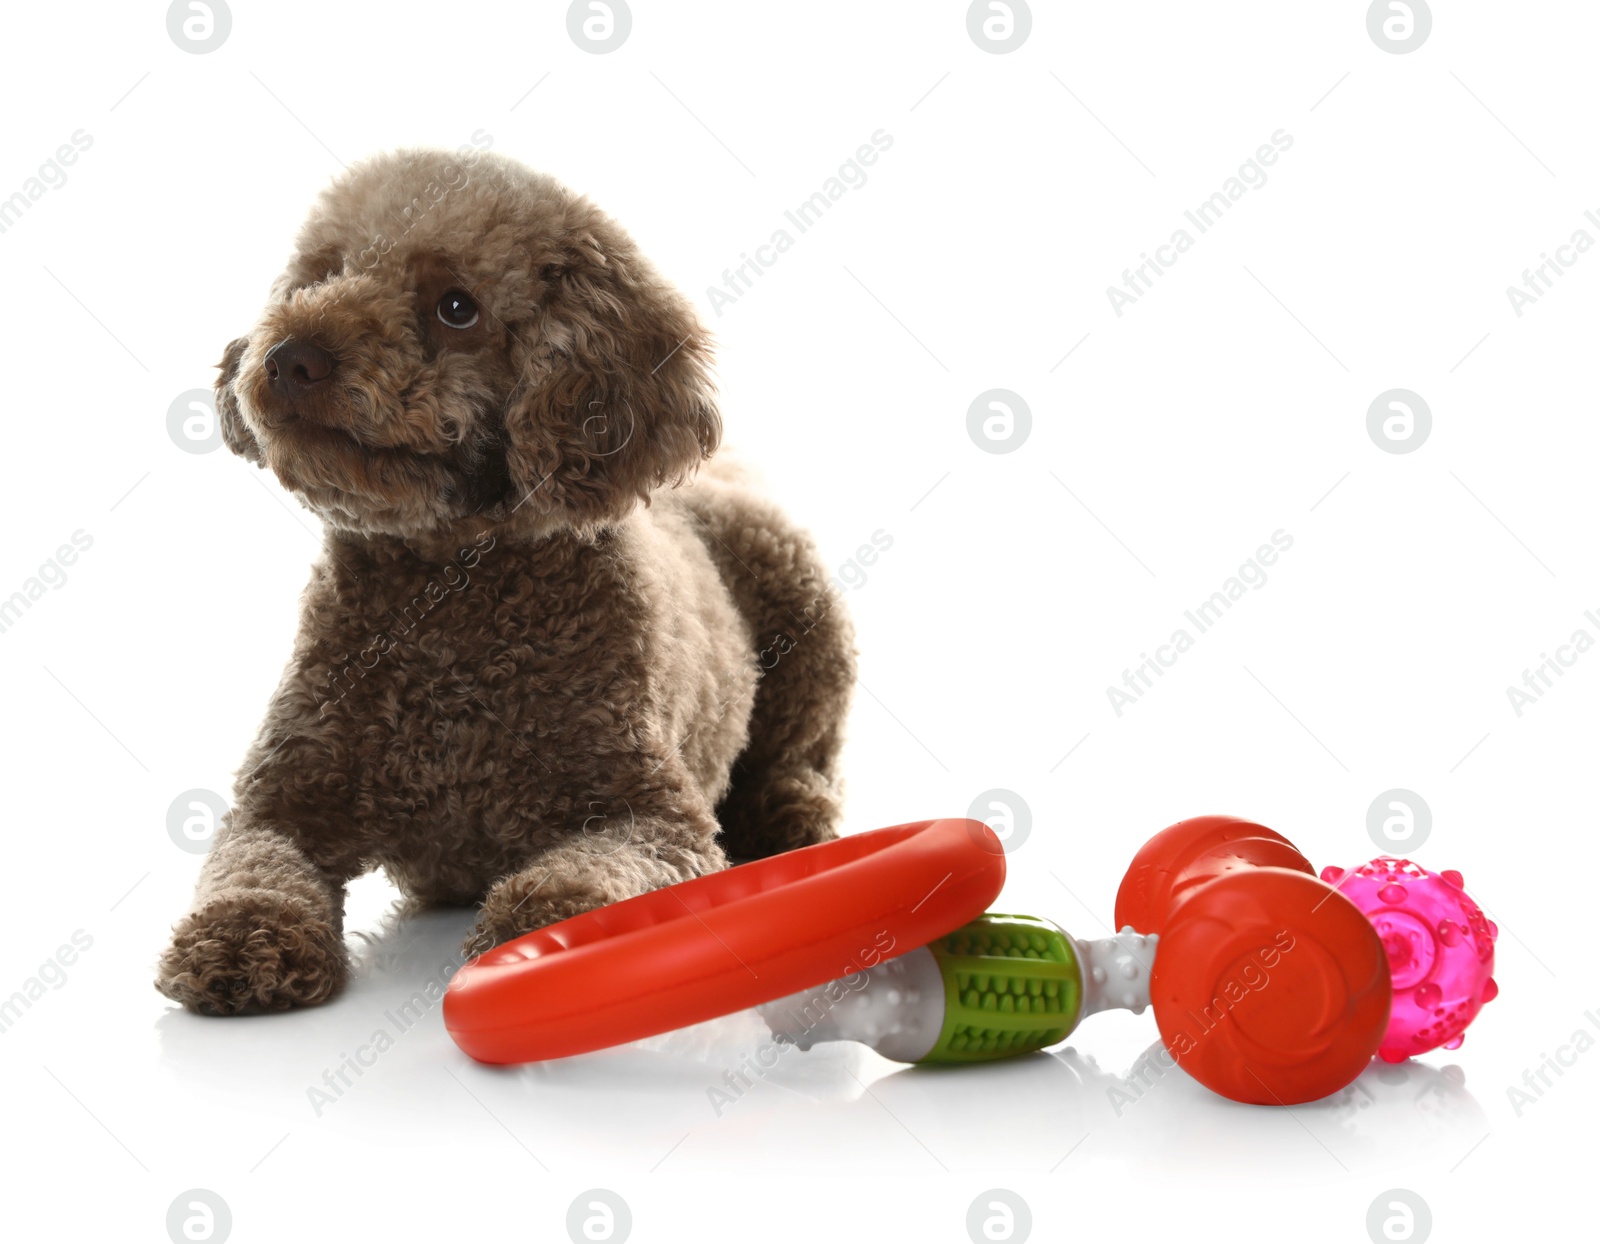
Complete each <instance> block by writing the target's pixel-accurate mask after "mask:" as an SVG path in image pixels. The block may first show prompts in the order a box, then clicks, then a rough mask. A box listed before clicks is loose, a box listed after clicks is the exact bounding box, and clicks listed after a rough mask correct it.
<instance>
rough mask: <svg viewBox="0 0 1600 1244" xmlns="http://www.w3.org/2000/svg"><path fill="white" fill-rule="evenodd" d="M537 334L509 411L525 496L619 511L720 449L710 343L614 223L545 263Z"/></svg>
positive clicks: (541, 505)
mask: <svg viewBox="0 0 1600 1244" xmlns="http://www.w3.org/2000/svg"><path fill="white" fill-rule="evenodd" d="M539 276H540V281H539V286H540V295H539V307H538V309H537V311H536V313H535V317H534V321H533V332H534V333H535V334H536V336H535V339H534V341H533V344H532V349H531V357H530V358H529V359H528V365H527V366H526V367H525V368H524V369H523V378H522V380H521V382H520V384H519V386H518V389H517V391H516V392H515V393H514V394H513V396H512V400H511V403H510V406H509V408H508V410H507V412H506V439H507V457H508V463H509V466H510V470H511V477H512V480H513V481H514V484H515V487H516V499H515V503H516V504H519V505H521V504H526V505H527V506H528V507H529V508H530V509H532V510H533V512H534V513H536V514H545V515H559V516H560V517H561V518H563V519H565V520H567V521H571V522H574V523H576V524H577V525H579V526H592V525H594V524H595V523H599V522H604V521H606V520H607V519H611V518H616V517H620V516H621V515H622V514H625V513H627V511H628V510H630V509H632V508H633V506H634V504H635V503H636V502H637V501H639V500H648V498H649V494H650V491H651V489H653V488H655V487H658V486H659V485H662V484H666V483H681V482H682V481H683V480H684V479H685V478H687V477H688V476H689V475H690V474H691V473H692V472H693V470H694V468H695V466H696V465H697V464H698V463H699V462H700V460H701V459H703V458H708V457H710V456H711V454H712V453H713V452H714V451H715V450H716V448H717V444H718V442H719V441H720V439H721V436H722V419H721V416H720V415H719V414H718V411H717V404H716V393H715V389H714V387H713V384H712V381H711V376H710V370H709V369H710V360H711V343H710V339H709V335H708V334H707V333H706V331H705V329H704V328H703V327H701V325H700V322H699V320H698V318H697V317H696V316H695V313H694V309H693V308H692V307H691V306H690V305H689V303H688V302H687V300H685V299H684V297H683V296H682V295H681V294H679V293H678V291H677V290H675V289H674V288H672V286H671V285H669V284H668V283H667V282H666V281H665V280H664V279H663V278H662V277H661V276H660V275H659V274H658V273H657V272H656V271H655V270H654V268H652V267H651V266H650V264H649V263H648V262H647V261H646V260H644V259H643V258H642V257H641V256H640V255H639V253H638V251H637V250H636V248H635V247H634V244H633V243H632V241H631V240H629V239H628V238H627V236H626V235H625V234H623V233H622V231H621V230H620V229H619V228H617V227H616V226H615V225H613V224H612V223H611V222H610V221H609V220H606V219H604V218H597V219H595V220H593V221H591V222H590V223H589V227H587V228H585V229H583V230H581V231H579V232H578V233H577V234H576V235H575V236H572V237H569V238H568V239H567V243H566V245H565V246H563V248H562V249H561V251H560V253H559V254H558V255H557V256H556V257H554V258H553V259H550V260H549V261H547V262H545V263H544V264H542V265H541V269H540V272H539Z"/></svg>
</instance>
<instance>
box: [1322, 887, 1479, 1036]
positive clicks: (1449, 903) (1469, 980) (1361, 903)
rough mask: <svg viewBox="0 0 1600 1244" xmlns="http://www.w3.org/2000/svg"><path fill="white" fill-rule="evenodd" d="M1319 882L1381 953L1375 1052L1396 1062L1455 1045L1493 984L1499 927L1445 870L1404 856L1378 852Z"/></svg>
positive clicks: (1474, 1016)
mask: <svg viewBox="0 0 1600 1244" xmlns="http://www.w3.org/2000/svg"><path fill="white" fill-rule="evenodd" d="M1322 879H1323V880H1324V881H1326V882H1327V883H1328V884H1329V885H1331V886H1335V887H1337V888H1338V890H1339V892H1340V893H1342V894H1343V895H1344V896H1345V897H1346V898H1348V899H1349V900H1350V901H1351V902H1352V903H1354V904H1355V905H1356V906H1357V907H1359V908H1360V909H1361V911H1362V912H1363V913H1364V914H1365V915H1366V917H1367V919H1368V920H1370V921H1372V925H1373V927H1374V928H1375V929H1377V930H1378V936H1379V937H1381V938H1382V939H1383V947H1384V950H1386V951H1387V952H1388V955H1389V978H1390V983H1391V984H1392V985H1393V987H1394V997H1393V1001H1392V1003H1391V1005H1390V1008H1389V1029H1388V1031H1387V1032H1386V1033H1385V1034H1384V1038H1383V1044H1382V1045H1381V1046H1379V1047H1378V1057H1380V1058H1382V1059H1383V1060H1384V1061H1385V1062H1390V1063H1399V1062H1404V1061H1405V1060H1406V1059H1408V1058H1410V1057H1412V1056H1413V1055H1416V1054H1422V1053H1426V1052H1427V1051H1428V1050H1431V1049H1436V1048H1437V1047H1439V1046H1441V1045H1442V1046H1444V1048H1445V1049H1447V1050H1453V1049H1455V1048H1457V1047H1458V1046H1459V1045H1460V1044H1461V1041H1462V1033H1463V1032H1464V1031H1465V1030H1466V1027H1467V1025H1468V1024H1470V1023H1471V1022H1472V1021H1473V1019H1474V1018H1476V1016H1477V1014H1478V1012H1479V1010H1481V1009H1482V1007H1483V1004H1484V1003H1485V1002H1488V1001H1491V1000H1492V999H1493V998H1494V997H1495V995H1496V994H1498V993H1499V992H1500V989H1499V987H1498V986H1497V985H1496V984H1495V983H1494V941H1495V938H1496V937H1498V936H1499V933H1500V930H1499V929H1497V928H1496V927H1495V925H1494V922H1493V921H1491V920H1489V919H1488V918H1487V917H1485V916H1484V914H1483V911H1482V910H1481V909H1480V908H1479V907H1478V905H1477V904H1476V903H1474V902H1473V901H1472V899H1471V898H1469V897H1468V896H1467V893H1466V891H1465V890H1464V889H1463V888H1462V881H1461V874H1460V873H1458V872H1456V871H1454V870H1453V869H1446V870H1445V871H1443V872H1438V873H1435V872H1430V871H1428V870H1427V869H1426V868H1423V867H1422V866H1421V865H1419V864H1413V863H1412V862H1411V861H1410V860H1402V859H1395V858H1394V857H1393V856H1387V855H1383V856H1379V857H1378V858H1377V859H1375V860H1372V861H1370V862H1368V863H1366V864H1362V865H1361V866H1360V867H1359V868H1353V869H1351V870H1349V871H1348V872H1347V871H1345V870H1344V869H1342V868H1333V867H1329V868H1324V869H1323V870H1322Z"/></svg>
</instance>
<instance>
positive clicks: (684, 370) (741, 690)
mask: <svg viewBox="0 0 1600 1244" xmlns="http://www.w3.org/2000/svg"><path fill="white" fill-rule="evenodd" d="M710 353H711V351H710V342H709V340H708V337H707V334H706V332H705V330H704V329H703V328H702V327H701V326H700V324H699V323H698V321H697V320H696V317H695V314H694V312H693V310H692V309H691V307H690V306H689V304H688V303H687V301H686V300H685V299H684V298H683V297H682V296H681V295H680V294H679V293H677V292H676V291H675V290H674V289H673V288H672V287H670V286H669V285H668V284H667V283H666V282H665V281H664V280H663V279H662V277H661V276H660V275H659V274H658V273H657V272H656V271H655V269H654V268H652V267H651V265H650V264H649V262H648V261H647V260H645V259H644V257H643V256H641V255H640V254H639V252H638V250H637V249H636V248H635V246H634V243H633V242H632V240H631V239H630V238H629V237H628V235H627V234H626V233H624V232H623V230H622V229H621V228H620V227H619V226H618V225H617V224H616V223H615V222H614V221H612V220H611V219H610V218H609V217H607V216H606V215H604V214H603V213H602V212H600V211H599V210H598V209H597V208H596V207H595V206H594V205H593V204H591V203H590V202H588V201H587V200H586V199H584V198H582V197H580V196H579V195H576V194H574V193H572V192H571V191H569V190H567V189H566V188H564V187H563V186H561V185H560V184H558V183H557V182H556V181H554V180H553V179H551V178H549V177H547V176H544V175H541V174H538V173H535V172H532V171H530V170H528V169H526V168H524V167H522V166H521V165H519V164H517V163H515V162H514V161H511V160H508V159H504V158H502V157H499V156H496V155H491V154H488V153H477V152H471V153H469V154H462V155H453V154H450V153H446V152H438V151H405V152H399V153H396V154H392V155H388V156H383V157H379V158H376V159H373V160H370V161H368V162H366V163H364V164H362V165H360V166H358V167H356V168H354V169H352V170H350V171H349V172H348V173H347V174H345V175H344V176H343V177H341V178H340V179H339V180H337V181H336V182H335V183H334V184H333V185H332V186H331V187H330V188H329V189H328V190H327V191H325V192H324V194H323V195H322V197H321V199H320V201H319V202H318V204H317V206H316V207H315V208H314V209H313V211H312V213H311V217H310V219H309V221H308V222H307V223H306V225H305V226H304V228H303V229H302V230H301V233H300V237H299V241H298V245H297V248H296V251H295V254H294V256H293V258H292V259H291V260H290V262H289V266H288V269H287V271H285V272H284V274H283V275H282V276H281V277H280V278H279V279H278V281H277V283H276V284H275V285H274V287H273V291H272V298H271V301H270V302H269V304H268V306H267V309H266V311H265V312H264V314H263V315H262V317H261V320H260V322H259V323H258V324H257V325H256V327H255V328H254V329H253V330H252V331H251V333H250V334H249V336H247V337H241V338H239V339H238V340H237V341H235V342H233V343H232V344H231V345H229V346H228V349H227V352H226V354H225V355H224V358H223V362H222V364H221V367H222V375H221V377H220V378H219V379H218V381H217V386H216V394H217V411H218V415H219V418H220V419H221V422H222V428H223V434H224V437H225V439H226V441H227V444H228V447H229V448H230V449H232V450H233V451H234V452H235V453H237V454H240V455H241V456H243V457H245V458H247V459H249V460H250V461H252V462H255V463H257V464H259V465H260V466H263V467H266V468H268V469H270V470H271V471H272V472H273V473H274V474H275V475H276V476H277V477H278V479H279V480H280V481H281V482H282V484H283V486H284V487H285V488H287V489H289V490H290V491H292V492H294V493H295V494H296V495H297V496H299V497H300V498H301V499H302V500H303V501H304V502H305V504H306V505H307V506H309V507H310V508H311V509H313V510H315V511H316V512H317V513H318V515H320V516H321V518H322V520H323V524H324V528H325V533H326V535H325V542H324V549H323V554H322V556H321V557H320V559H319V560H318V561H317V562H316V564H315V565H314V566H313V567H312V571H311V582H310V584H309V585H308V586H307V588H306V590H305V594H304V597H303V600H302V605H301V620H300V632H299V636H298V638H297V639H296V641H295V645H294V653H293V655H292V656H291V658H290V660H289V665H288V668H287V669H286V670H285V672H284V675H283V680H282V682H281V683H280V684H279V686H278V690H277V692H276V694H275V695H274V696H273V699H272V702H271V704H270V705H269V706H268V708H267V714H266V720H265V721H264V722H263V723H262V726H261V730H260V733H259V735H258V736H257V738H256V740H255V743H254V745H253V746H252V747H251V749H250V752H249V754H248V755H247V756H246V757H245V761H244V764H243V766H242V767H241V769H240V773H239V776H238V778H237V780H236V782H235V785H234V800H233V810H232V812H231V813H230V814H229V815H228V816H227V817H226V818H225V820H224V822H223V824H222V825H221V827H220V828H219V829H218V831H217V835H216V840H215V842H214V844H213V846H212V849H211V852H210V854H209V855H208V856H207V857H206V859H205V861H204V863H203V866H202V868H201V873H200V880H199V885H198V890H197V894H196V897H195V902H194V907H193V909H192V910H191V911H190V913H189V914H188V915H187V916H185V917H184V918H183V920H182V921H181V922H179V924H178V925H177V927H176V929H175V931H174V936H173V940H172V944H171V946H170V947H169V948H168V949H167V951H166V952H165V954H164V955H163V957H162V959H161V963H160V968H159V976H158V979H157V982H156V983H157V988H159V989H160V990H161V992H162V993H164V994H166V995H167V997H169V998H172V999H174V1000H176V1001H178V1002H181V1003H182V1004H183V1005H184V1006H186V1007H189V1008H190V1009H191V1010H195V1011H200V1012H204V1013H208V1014H223V1015H226V1014H234V1013H238V1012H245V1011H262V1010H278V1009H282V1008H285V1007H291V1006H297V1005H303V1004H309V1003H317V1002H322V1001H325V1000H326V999H328V998H330V997H331V996H333V995H334V994H335V993H336V992H337V991H338V990H339V988H340V986H341V985H342V984H343V983H344V981H345V978H346V976H347V973H348V961H347V958H346V954H345V948H344V940H343V927H342V926H343V915H344V891H345V886H346V884H347V883H348V882H349V881H350V880H351V879H352V878H353V877H356V876H358V875H360V874H361V873H363V872H366V871H367V870H369V869H372V868H375V867H380V866H381V867H382V868H384V869H385V870H386V871H387V873H388V875H389V876H390V878H392V879H393V881H394V882H395V884H396V885H397V886H399V887H400V888H401V890H402V891H404V892H405V893H406V894H407V895H409V896H411V897H412V898H414V899H416V900H420V901H424V902H436V903H481V905H482V909H481V912H480V915H479V919H478V922H477V926H476V928H475V930H474V931H473V933H472V935H471V937H470V938H469V939H468V942H467V950H468V951H469V952H473V953H475V952H481V951H483V950H486V949H488V948H489V947H491V946H493V945H496V944H497V943H499V942H502V941H505V940H507V939H509V938H512V937H516V936H518V935H519V934H522V933H525V932H527V931H528V930H530V929H534V928H537V927H539V926H540V925H544V924H548V923H550V922H552V921H555V920H561V919H564V918H565V917H567V916H571V915H574V914H576V913H578V912H581V911H584V910H587V909H589V908H592V907H596V906H599V905H601V904H604V903H612V902H616V901H617V900H619V899H623V898H627V897H629V896H631V895H634V894H639V893H641V892H643V891H646V890H649V889H652V888H654V887H657V886H662V885H667V884H669V883H672V882H676V881H681V880H683V879H685V878H688V877H692V876H695V875H697V874H700V873H704V872H707V871H710V870H713V869H717V868H720V867H722V866H723V865H724V864H725V863H726V862H727V859H728V857H730V856H731V857H734V858H747V857H756V856H761V855H767V854H770V853H772V852H775V851H783V850H788V849H790V848H793V847H799V846H804V845H806V844H808V843H813V842H818V841H821V840H824V839H827V838H831V837H833V836H834V832H835V831H834V825H835V822H836V821H837V819H838V815H839V790H838V780H837V776H836V771H835V770H836V765H837V759H838V754H839V747H840V741H841V731H842V728H843V724H844V719H845V715H846V711H847V708H848V705H849V700H850V693H851V689H852V686H853V684H854V681H855V656H854V646H853V640H852V636H851V630H850V625H849V622H848V620H847V619H846V617H845V614H844V611H843V609H842V608H839V607H838V606H837V603H836V597H837V589H836V588H835V587H834V586H833V585H832V584H830V581H829V576H828V574H827V572H826V571H825V570H824V569H823V568H822V566H821V565H820V564H819V562H818V558H817V555H816V552H815V550H814V549H813V547H812V544H811V542H810V540H809V539H808V537H807V536H806V535H805V534H804V533H803V532H801V531H800V530H798V529H796V528H795V527H794V526H792V525H791V524H790V523H789V522H788V521H787V520H786V519H785V518H784V517H783V515H782V514H781V513H779V511H778V510H777V509H776V508H775V507H774V506H773V505H772V504H771V503H769V502H767V501H765V500H763V499H762V498H761V497H760V496H759V495H757V494H756V493H755V492H754V491H753V490H752V489H751V488H750V487H749V486H748V485H747V484H745V483H744V482H743V481H741V479H740V478H739V477H738V475H737V474H736V473H735V472H733V471H731V470H729V469H727V468H726V467H724V466H723V465H722V464H720V463H718V464H713V465H712V466H709V467H706V468H705V469H704V470H701V471H700V472H699V474H698V477H697V478H695V479H694V482H693V483H689V482H687V481H689V480H690V479H691V477H694V476H695V472H696V468H697V467H698V466H699V464H700V463H701V461H702V459H705V458H707V457H709V456H710V455H711V453H712V452H713V450H715V449H716V447H717V443H718V440H719V437H720V434H721V419H720V416H719V414H718V411H717V406H716V401H715V394H714V390H713V387H712V383H711V380H710V377H709V374H708V366H709V362H710Z"/></svg>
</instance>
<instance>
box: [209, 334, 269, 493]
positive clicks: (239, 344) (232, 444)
mask: <svg viewBox="0 0 1600 1244" xmlns="http://www.w3.org/2000/svg"><path fill="white" fill-rule="evenodd" d="M249 346H250V339H249V338H248V337H236V338H234V340H232V341H230V342H229V343H228V348H227V349H226V350H225V351H223V354H222V362H220V363H218V364H217V367H218V369H219V371H218V374H217V382H216V384H215V386H214V392H215V394H216V404H217V422H218V423H220V424H221V425H222V440H223V443H224V444H226V445H227V446H228V448H229V449H231V450H233V452H234V453H236V454H238V455H239V456H240V457H241V458H245V459H247V460H249V461H251V462H260V461H261V446H260V445H259V444H257V443H256V438H255V436H254V434H253V433H251V431H250V429H249V428H248V427H247V426H246V425H245V421H244V416H242V415H241V414H240V413H239V399H238V398H236V397H235V396H234V394H233V379H234V377H235V376H237V375H238V374H239V360H240V359H242V358H243V357H244V352H245V350H247V349H248V348H249Z"/></svg>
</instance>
